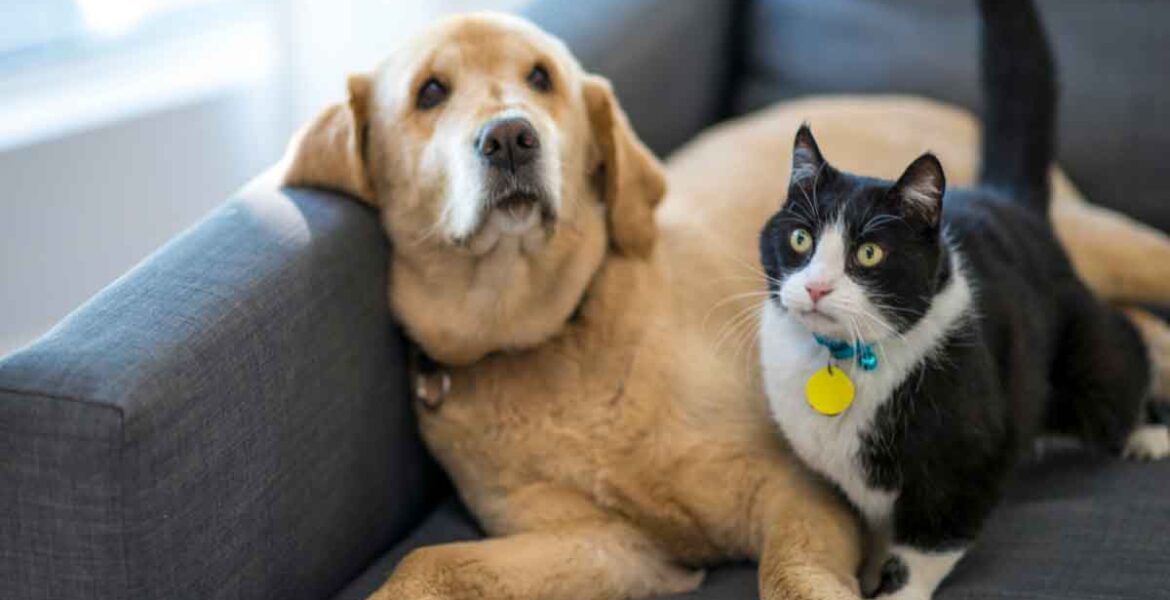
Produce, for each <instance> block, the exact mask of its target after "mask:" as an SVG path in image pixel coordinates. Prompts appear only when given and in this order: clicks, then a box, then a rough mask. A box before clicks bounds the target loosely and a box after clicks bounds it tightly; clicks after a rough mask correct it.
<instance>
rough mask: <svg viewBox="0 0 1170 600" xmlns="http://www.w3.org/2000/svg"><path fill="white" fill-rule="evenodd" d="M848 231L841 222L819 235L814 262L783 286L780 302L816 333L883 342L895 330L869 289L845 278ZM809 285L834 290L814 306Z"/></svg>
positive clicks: (790, 277) (810, 262)
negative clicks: (868, 291) (866, 290)
mask: <svg viewBox="0 0 1170 600" xmlns="http://www.w3.org/2000/svg"><path fill="white" fill-rule="evenodd" d="M844 230H845V226H844V224H842V222H841V221H840V219H838V220H837V221H835V222H834V223H833V224H832V225H830V226H828V227H826V228H825V229H824V230H823V231H821V232H820V233H819V235H817V236H816V246H815V248H814V250H813V257H812V259H811V260H810V261H809V262H808V264H807V265H805V267H804V268H803V269H801V270H800V271H797V272H795V273H792V274H790V275H788V277H786V278H785V279H784V283H783V284H782V285H781V286H780V302H782V303H783V304H784V306H785V307H787V308H788V310H789V311H790V314H791V315H792V317H793V318H795V319H796V320H798V321H800V323H801V324H803V325H804V326H805V327H807V328H808V329H809V330H810V331H812V332H814V333H819V334H821V335H825V336H829V337H832V338H836V339H842V340H849V339H853V338H854V337H855V336H859V337H861V338H862V339H865V340H874V339H880V338H881V337H883V336H888V335H890V334H892V333H893V332H894V328H893V326H892V325H890V324H888V323H886V322H885V321H884V320H883V319H882V318H881V313H880V312H879V311H878V308H877V307H876V306H874V304H873V303H872V302H871V301H870V299H869V294H867V293H866V292H865V289H864V288H863V287H862V286H861V285H859V284H857V282H855V281H853V280H852V279H850V278H848V277H846V276H845V263H846V261H847V260H848V258H849V257H848V256H847V252H848V244H847V243H846V241H845V234H844ZM809 286H814V287H827V288H831V289H832V290H833V291H832V292H830V293H829V294H827V295H825V296H824V297H823V298H821V299H820V300H819V301H818V302H815V303H814V302H813V299H812V296H811V295H810V294H809V291H808V287H809ZM814 308H816V311H815V312H814V311H813V309H814ZM826 316H827V317H828V318H826ZM809 337H810V339H811V334H810V335H809ZM822 366H824V365H822Z"/></svg>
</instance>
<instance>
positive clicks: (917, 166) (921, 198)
mask: <svg viewBox="0 0 1170 600" xmlns="http://www.w3.org/2000/svg"><path fill="white" fill-rule="evenodd" d="M946 189H947V178H946V176H945V175H943V168H942V163H940V162H938V158H937V157H935V155H933V154H931V153H930V152H927V153H926V154H923V155H922V156H919V157H918V158H916V159H914V162H912V163H910V166H909V167H906V171H905V172H904V173H902V176H901V177H899V178H898V183H896V184H894V187H893V188H892V189H891V190H890V195H891V196H894V198H895V200H896V201H897V202H898V203H899V205H900V206H902V207H903V210H904V212H906V213H909V214H914V215H917V216H918V217H920V218H922V219H923V220H925V221H926V222H927V223H929V224H930V225H938V224H939V221H940V220H941V219H942V199H943V193H944V192H946Z"/></svg>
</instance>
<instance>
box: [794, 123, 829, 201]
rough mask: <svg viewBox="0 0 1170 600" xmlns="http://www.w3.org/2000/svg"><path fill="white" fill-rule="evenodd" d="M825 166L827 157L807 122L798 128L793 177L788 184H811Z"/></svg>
mask: <svg viewBox="0 0 1170 600" xmlns="http://www.w3.org/2000/svg"><path fill="white" fill-rule="evenodd" d="M825 166H826V165H825V157H824V156H822V155H821V149H820V148H818V147H817V140H816V138H814V137H813V134H812V129H809V127H808V124H807V123H805V124H804V125H801V126H800V129H798V130H796V141H795V142H793V144H792V177H791V179H790V180H789V182H788V185H789V186H790V187H791V186H800V187H807V186H811V185H812V183H813V182H815V181H816V179H817V176H818V175H820V174H821V171H823V170H824V168H825Z"/></svg>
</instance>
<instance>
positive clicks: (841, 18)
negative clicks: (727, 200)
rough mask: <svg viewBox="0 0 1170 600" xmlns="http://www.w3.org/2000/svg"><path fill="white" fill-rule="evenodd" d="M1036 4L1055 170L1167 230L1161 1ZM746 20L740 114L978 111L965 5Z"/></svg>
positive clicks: (869, 6)
mask: <svg viewBox="0 0 1170 600" xmlns="http://www.w3.org/2000/svg"><path fill="white" fill-rule="evenodd" d="M1038 4H1039V6H1040V9H1041V12H1042V13H1043V17H1044V19H1045V22H1046V25H1047V27H1048V30H1049V33H1050V37H1051V39H1052V41H1053V44H1054V46H1055V49H1056V58H1057V62H1058V64H1059V68H1060V80H1061V119H1060V127H1059V130H1058V136H1059V139H1060V160H1061V162H1062V163H1063V165H1064V166H1065V168H1066V169H1067V170H1068V171H1069V172H1070V173H1071V175H1072V177H1073V179H1074V180H1075V181H1076V183H1077V184H1078V185H1079V186H1080V188H1081V190H1082V191H1083V192H1084V193H1085V194H1086V195H1087V196H1088V197H1089V198H1090V199H1092V200H1093V201H1094V202H1097V203H1099V204H1103V205H1106V206H1111V207H1115V208H1118V209H1121V210H1123V211H1124V212H1126V213H1129V214H1131V215H1133V216H1135V217H1138V218H1139V219H1142V220H1144V221H1146V222H1148V223H1150V224H1153V225H1155V226H1157V227H1159V228H1161V229H1163V230H1170V190H1168V189H1167V186H1168V183H1170V182H1167V181H1165V180H1166V179H1167V175H1168V174H1170V169H1167V168H1166V167H1165V166H1164V164H1165V163H1166V162H1167V161H1170V33H1168V31H1167V27H1168V26H1170V2H1165V1H1162V0H1109V1H1104V0H1040V1H1039V2H1038ZM746 18H747V21H746V23H747V30H748V32H749V40H748V42H747V57H746V61H747V69H746V73H745V75H744V79H743V81H742V83H741V85H740V87H739V90H738V92H737V93H738V98H737V100H736V107H737V110H739V111H747V110H751V109H755V108H759V107H761V106H763V105H765V104H768V103H771V102H775V101H777V100H782V99H789V98H794V97H799V96H807V95H813V94H833V93H883V92H887V93H888V92H899V93H913V94H921V95H925V96H930V97H933V98H937V99H940V100H945V101H949V102H954V103H958V104H961V105H963V106H966V107H968V108H971V109H974V110H978V108H979V106H980V101H981V98H980V93H979V77H978V27H979V23H978V15H977V12H976V3H975V1H974V0H963V1H957V0H946V1H940V0H756V1H755V2H753V3H752V4H751V6H750V8H749V9H748V14H747V15H746ZM814 126H815V124H814Z"/></svg>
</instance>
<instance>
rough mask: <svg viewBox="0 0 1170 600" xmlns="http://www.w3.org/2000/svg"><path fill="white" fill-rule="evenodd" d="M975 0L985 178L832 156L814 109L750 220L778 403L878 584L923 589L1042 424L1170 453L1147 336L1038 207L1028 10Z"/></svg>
mask: <svg viewBox="0 0 1170 600" xmlns="http://www.w3.org/2000/svg"><path fill="white" fill-rule="evenodd" d="M980 5H981V10H982V12H983V22H984V25H983V41H982V44H983V69H984V73H983V77H984V87H985V96H986V97H987V100H988V107H987V110H986V114H985V120H984V137H983V139H984V147H983V173H982V175H981V178H980V183H979V185H978V186H977V187H975V188H972V189H961V190H949V191H947V190H946V182H945V177H944V175H943V168H942V165H941V164H940V163H939V161H938V159H936V158H935V157H934V156H933V155H931V154H925V155H923V156H921V157H919V158H918V159H917V160H915V161H914V162H913V163H912V164H910V166H909V167H908V168H907V169H906V171H905V173H903V175H902V176H901V178H900V179H898V181H896V182H889V181H883V180H879V179H873V178H869V177H862V176H857V175H851V174H847V173H844V172H841V171H839V170H837V169H835V168H833V167H832V166H831V165H830V164H829V163H827V162H826V161H825V159H824V157H823V156H822V154H821V151H820V149H819V148H818V147H817V143H816V141H815V140H814V138H813V135H812V132H811V131H810V130H809V128H808V127H807V126H805V127H802V128H801V129H800V131H798V132H797V134H796V142H795V147H794V150H793V158H792V179H791V183H790V186H789V192H788V199H787V202H786V204H785V205H784V208H783V209H782V210H781V211H780V212H779V213H777V214H776V215H774V216H773V217H772V219H771V220H770V221H769V222H768V224H767V226H766V227H765V229H764V231H763V233H762V234H761V237H760V250H761V255H762V260H763V264H764V267H765V271H766V273H767V275H768V278H769V281H768V288H769V290H770V292H771V293H770V296H769V298H768V300H767V301H766V302H765V303H764V306H763V309H762V311H763V318H762V321H761V323H762V324H761V331H760V349H761V360H762V365H763V376H764V382H765V386H766V390H767V394H768V397H769V401H770V405H771V409H772V413H773V416H774V418H775V420H776V421H777V423H778V424H779V426H780V429H781V430H782V431H783V433H784V435H785V436H786V437H787V439H788V440H789V442H790V443H791V445H792V447H793V449H794V450H795V451H796V452H797V453H798V454H799V455H800V457H801V458H802V459H803V460H804V461H805V462H806V463H807V464H808V465H809V466H811V467H812V468H813V469H815V470H816V471H818V472H820V473H821V474H823V475H824V476H825V477H827V478H828V479H829V480H831V481H832V482H833V483H835V484H836V485H837V486H838V487H839V488H840V489H841V491H842V492H843V493H844V494H845V496H847V497H848V499H849V500H850V501H851V502H852V503H853V504H854V505H855V506H856V508H857V509H858V511H859V512H860V513H861V514H862V515H863V516H864V518H865V520H866V521H867V522H868V524H869V525H870V526H871V529H872V531H873V532H874V533H875V536H876V538H877V539H878V540H879V541H880V543H879V545H878V546H879V548H880V550H879V551H878V553H877V554H876V555H875V558H876V560H874V559H871V563H872V564H873V565H874V566H875V567H876V568H872V569H870V573H869V575H868V577H864V578H863V579H864V580H865V581H866V587H867V588H868V589H867V590H866V591H867V592H868V593H880V594H889V595H890V596H891V597H898V598H922V599H925V598H929V597H930V596H931V595H932V594H933V591H934V589H935V588H936V587H937V586H938V584H939V583H940V582H941V581H942V580H943V578H944V577H945V576H946V574H947V573H948V572H949V571H950V570H951V568H952V567H953V566H954V564H955V563H956V562H957V561H958V560H959V558H960V557H961V556H962V554H963V552H964V550H965V549H966V548H967V547H968V546H969V544H971V542H972V540H973V539H974V538H975V536H976V534H977V533H978V531H979V529H980V527H981V525H982V523H983V521H984V519H985V518H986V517H987V515H988V513H989V512H990V511H991V509H992V507H993V505H994V504H995V502H996V501H997V499H998V497H999V494H1000V488H1001V485H1002V483H1003V481H1004V479H1005V477H1006V476H1007V474H1008V471H1009V469H1010V468H1011V467H1012V465H1013V463H1014V460H1015V458H1016V456H1017V454H1018V451H1019V450H1020V449H1021V448H1022V447H1024V446H1025V445H1026V444H1028V443H1029V442H1030V441H1031V439H1032V438H1033V436H1034V435H1035V434H1036V433H1038V432H1039V431H1041V430H1056V431H1062V432H1070V433H1075V434H1078V435H1080V436H1081V437H1082V438H1083V439H1085V440H1087V441H1089V442H1091V443H1095V444H1099V445H1101V446H1103V447H1105V448H1108V449H1110V450H1112V451H1117V452H1122V453H1127V454H1132V455H1137V456H1140V457H1142V458H1162V457H1164V456H1166V455H1167V454H1168V453H1170V433H1168V431H1167V429H1166V427H1165V426H1161V425H1151V424H1148V423H1147V422H1146V421H1145V418H1144V417H1145V415H1146V411H1145V409H1146V400H1147V396H1148V395H1149V393H1150V389H1151V377H1152V376H1151V367H1150V364H1149V359H1148V356H1147V350H1146V348H1145V346H1144V345H1143V342H1142V340H1141V338H1140V337H1139V335H1138V333H1137V331H1136V329H1135V328H1134V327H1133V326H1132V324H1131V323H1129V322H1128V321H1127V320H1126V319H1125V318H1124V317H1123V316H1122V315H1121V314H1120V313H1119V312H1118V311H1116V310H1114V309H1112V308H1111V307H1108V306H1106V305H1104V304H1103V303H1101V302H1100V301H1099V300H1097V299H1096V298H1095V297H1093V295H1092V294H1091V293H1090V292H1089V290H1088V289H1087V288H1086V287H1085V286H1084V284H1083V283H1082V282H1081V281H1080V280H1079V279H1078V278H1077V276H1076V274H1075V273H1074V271H1073V269H1072V266H1071V265H1070V263H1069V260H1068V258H1067V257H1066V256H1065V254H1064V252H1063V250H1062V249H1061V247H1060V245H1059V243H1058V241H1057V240H1056V237H1055V235H1054V233H1053V230H1052V227H1051V225H1050V223H1049V221H1048V219H1047V209H1048V200H1049V183H1048V168H1049V165H1050V163H1051V160H1052V148H1053V128H1054V121H1055V95H1056V92H1055V83H1054V75H1053V67H1052V60H1051V57H1050V55H1049V50H1048V46H1047V42H1046V40H1045V37H1044V32H1043V30H1042V27H1041V25H1040V23H1039V20H1038V17H1037V15H1036V12H1035V9H1034V8H1033V6H1032V5H1031V3H1030V2H1026V1H1020V0H982V1H981V2H980ZM944 191H945V198H944ZM944 206H945V210H944Z"/></svg>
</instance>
